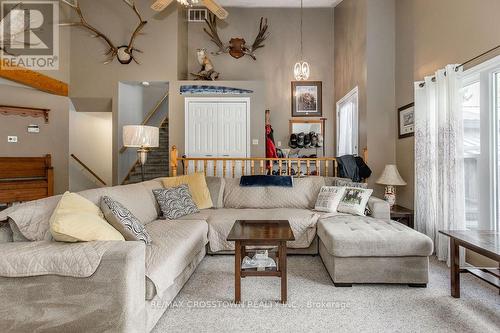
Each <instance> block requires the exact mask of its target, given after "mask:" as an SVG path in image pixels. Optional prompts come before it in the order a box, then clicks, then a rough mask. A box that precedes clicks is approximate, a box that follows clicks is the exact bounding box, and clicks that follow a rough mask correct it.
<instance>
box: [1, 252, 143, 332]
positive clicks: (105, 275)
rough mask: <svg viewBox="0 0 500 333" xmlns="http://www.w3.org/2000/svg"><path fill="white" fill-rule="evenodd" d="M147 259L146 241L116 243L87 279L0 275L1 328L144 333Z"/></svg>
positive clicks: (17, 330)
mask: <svg viewBox="0 0 500 333" xmlns="http://www.w3.org/2000/svg"><path fill="white" fill-rule="evenodd" d="M12 246H16V243H12ZM144 262H145V245H144V243H142V242H113V244H112V246H111V247H110V248H109V249H108V250H107V251H106V252H105V253H104V255H103V257H102V259H101V263H100V265H99V267H98V268H97V270H96V271H95V272H94V274H92V275H91V276H90V277H87V278H76V277H67V276H58V275H42V276H33V277H22V278H7V277H0V289H1V290H2V302H1V305H0V313H2V316H0V327H2V328H3V329H5V330H6V331H9V332H34V331H38V330H43V331H47V332H48V331H54V332H55V331H61V332H62V331H66V332H71V331H73V332H104V331H113V332H142V331H144V330H145V288H146V287H145V264H144Z"/></svg>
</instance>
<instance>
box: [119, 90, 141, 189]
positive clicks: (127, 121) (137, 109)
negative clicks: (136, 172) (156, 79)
mask: <svg viewBox="0 0 500 333" xmlns="http://www.w3.org/2000/svg"><path fill="white" fill-rule="evenodd" d="M143 118H144V111H143V102H142V87H141V86H139V85H137V84H131V83H123V82H120V83H119V84H118V113H117V128H116V131H117V133H118V147H122V146H123V126H125V125H139V124H140V123H142V120H143ZM117 153H118V154H119V152H118V151H117ZM136 160H137V153H136V151H135V149H127V150H126V151H125V152H123V153H122V154H119V157H118V182H119V183H120V182H121V181H122V180H123V178H124V177H125V176H126V175H127V173H128V171H129V170H130V167H131V166H132V165H133V164H134V163H135V161H136Z"/></svg>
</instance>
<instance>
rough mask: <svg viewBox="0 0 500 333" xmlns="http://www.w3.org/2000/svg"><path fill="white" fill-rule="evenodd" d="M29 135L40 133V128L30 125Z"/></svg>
mask: <svg viewBox="0 0 500 333" xmlns="http://www.w3.org/2000/svg"><path fill="white" fill-rule="evenodd" d="M28 133H40V127H39V126H38V125H28Z"/></svg>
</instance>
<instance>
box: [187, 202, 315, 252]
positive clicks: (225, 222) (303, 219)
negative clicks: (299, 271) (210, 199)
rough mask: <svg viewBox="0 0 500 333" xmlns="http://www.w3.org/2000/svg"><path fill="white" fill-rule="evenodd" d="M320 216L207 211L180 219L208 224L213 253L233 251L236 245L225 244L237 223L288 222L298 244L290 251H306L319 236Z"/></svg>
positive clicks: (297, 212) (283, 210)
mask: <svg viewBox="0 0 500 333" xmlns="http://www.w3.org/2000/svg"><path fill="white" fill-rule="evenodd" d="M319 216H320V215H319V214H317V213H315V212H313V211H310V210H307V209H297V208H272V209H232V208H222V209H204V210H202V211H200V212H199V213H197V214H193V215H188V216H184V217H182V218H181V219H200V220H206V221H207V223H208V226H209V228H208V240H209V242H210V250H211V251H212V252H217V251H232V250H234V242H228V241H226V238H227V236H228V235H229V232H230V231H231V228H232V227H233V224H234V222H235V221H236V220H239V219H249V218H251V219H254V220H288V221H290V226H291V228H292V230H293V234H294V236H295V240H294V241H292V242H287V246H288V247H290V248H298V249H302V248H307V247H309V245H311V242H312V241H313V239H314V237H315V235H316V223H317V221H318V218H319Z"/></svg>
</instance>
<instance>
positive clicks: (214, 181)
mask: <svg viewBox="0 0 500 333" xmlns="http://www.w3.org/2000/svg"><path fill="white" fill-rule="evenodd" d="M206 181H207V186H208V190H209V191H210V197H211V198H212V203H213V208H222V207H224V186H225V184H226V182H225V179H224V178H222V177H206Z"/></svg>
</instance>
